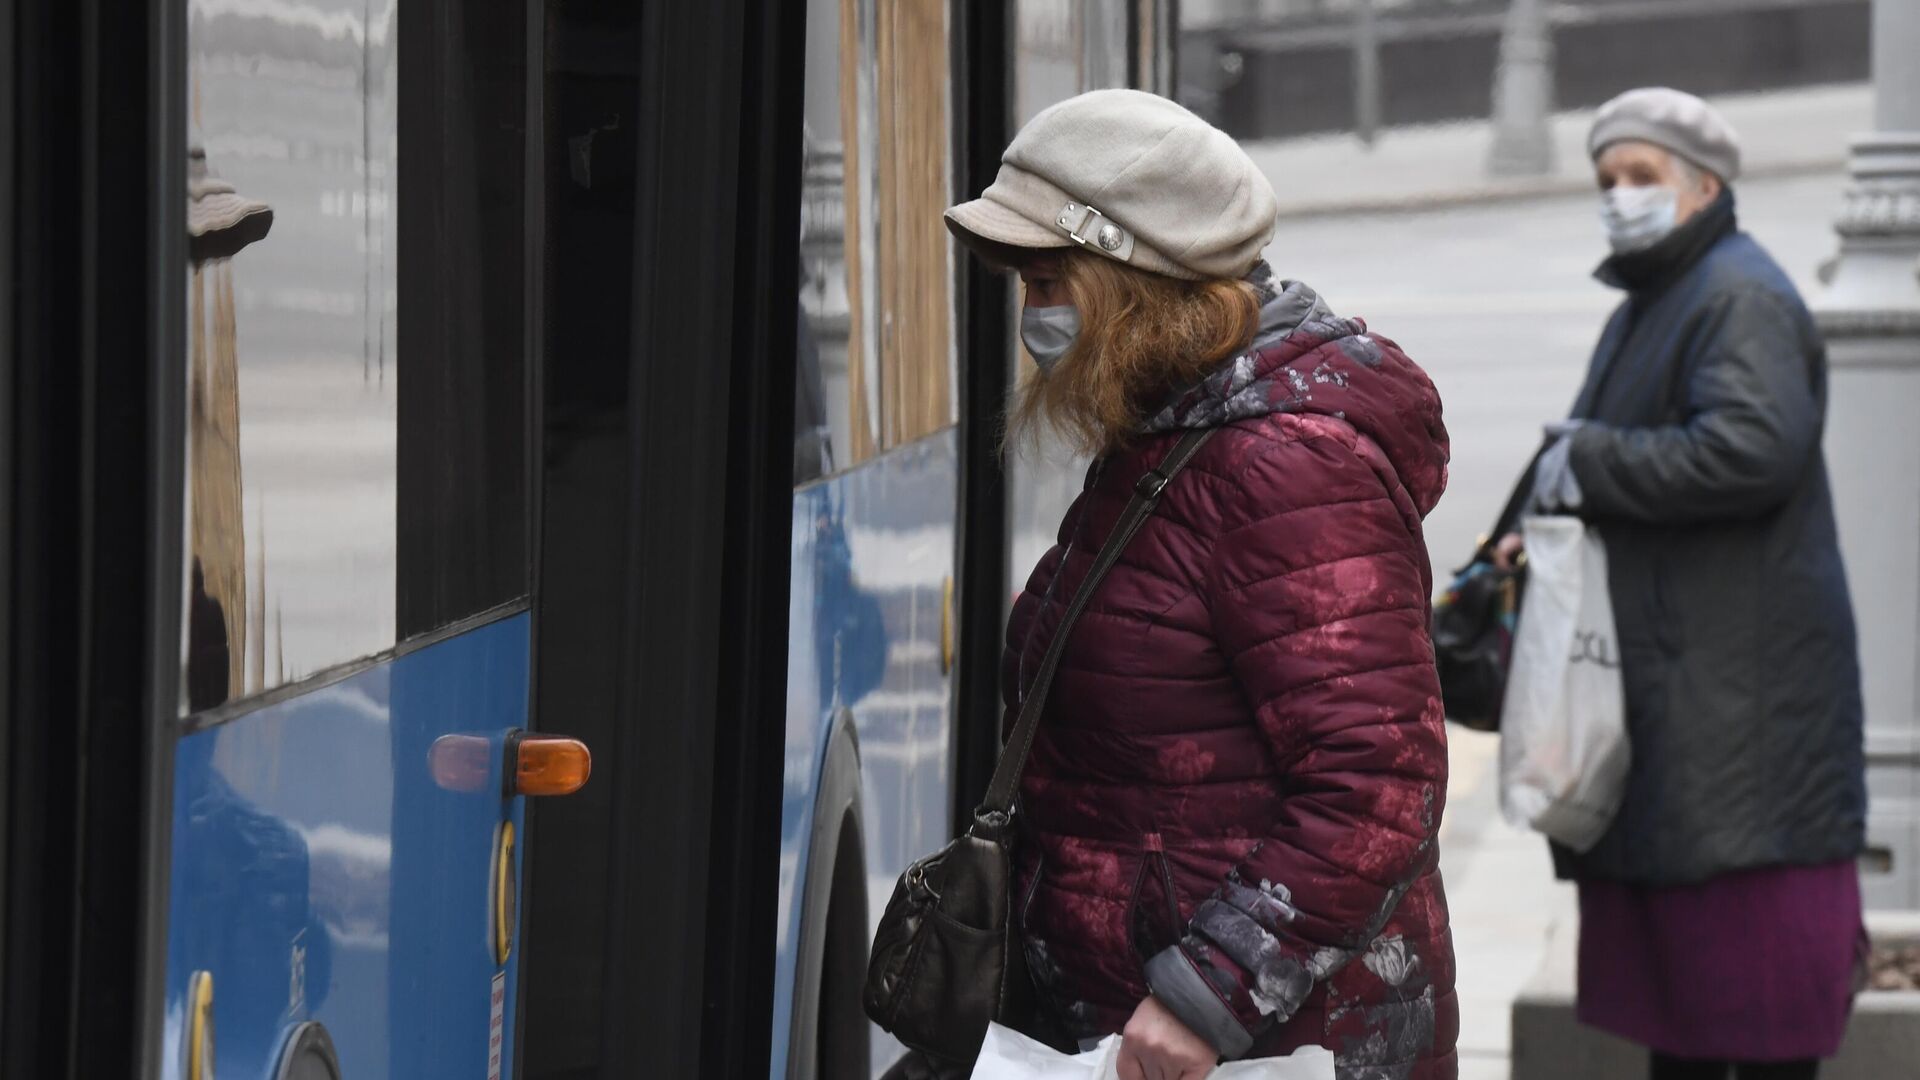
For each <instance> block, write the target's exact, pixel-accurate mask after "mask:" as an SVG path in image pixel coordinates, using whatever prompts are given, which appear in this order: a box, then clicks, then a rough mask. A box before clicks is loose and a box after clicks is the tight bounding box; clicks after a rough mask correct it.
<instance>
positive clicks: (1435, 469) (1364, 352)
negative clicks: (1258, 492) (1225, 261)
mask: <svg viewBox="0 0 1920 1080" xmlns="http://www.w3.org/2000/svg"><path fill="white" fill-rule="evenodd" d="M1247 282H1248V283H1249V284H1251V285H1252V286H1253V287H1254V288H1255V290H1256V291H1258V292H1259V293H1260V296H1261V300H1262V303H1261V308H1260V329H1259V332H1258V333H1257V334H1256V335H1255V337H1254V342H1253V345H1252V347H1251V348H1249V349H1248V350H1247V351H1246V352H1245V353H1242V354H1241V355H1239V356H1236V357H1234V358H1233V359H1232V360H1229V361H1227V362H1226V363H1224V364H1222V365H1221V366H1220V367H1219V368H1217V369H1216V370H1215V371H1214V372H1213V374H1211V375H1208V376H1207V377H1206V378H1205V379H1202V380H1201V381H1200V382H1199V383H1198V384H1197V385H1195V386H1192V387H1190V388H1188V389H1186V390H1184V391H1182V392H1180V393H1179V394H1176V395H1175V396H1174V398H1173V400H1172V401H1170V402H1169V403H1168V404H1167V405H1166V407H1165V408H1163V409H1161V410H1160V411H1159V412H1158V413H1156V414H1154V416H1153V417H1152V419H1150V420H1148V421H1147V424H1146V430H1147V431H1149V432H1154V433H1159V432H1170V431H1188V430H1192V429H1195V428H1209V427H1221V426H1224V425H1226V424H1231V423H1233V422H1235V421H1237V420H1245V419H1249V418H1252V417H1259V416H1267V415H1270V414H1273V413H1299V414H1319V415H1322V416H1331V417H1333V418H1335V419H1338V420H1342V421H1344V422H1346V423H1348V424H1350V425H1352V426H1353V428H1354V429H1355V430H1357V431H1358V432H1360V433H1361V434H1362V435H1365V436H1366V437H1367V438H1368V439H1370V440H1372V441H1373V442H1374V443H1375V444H1376V445H1377V446H1379V447H1380V449H1381V451H1382V452H1384V453H1385V454H1386V456H1387V460H1388V461H1389V462H1391V463H1392V465H1393V468H1394V471H1395V472H1397V473H1398V474H1399V477H1400V483H1401V484H1402V485H1403V486H1404V487H1405V488H1406V489H1407V493H1408V494H1409V495H1410V496H1412V498H1413V501H1414V505H1415V506H1417V507H1418V508H1419V511H1420V513H1421V515H1422V516H1425V515H1426V513H1427V512H1428V511H1430V510H1432V509H1433V507H1434V504H1435V503H1437V502H1439V501H1440V494H1441V492H1442V491H1444V490H1445V489H1446V485H1447V456H1448V442H1447V429H1446V425H1445V424H1444V423H1443V422H1442V420H1441V415H1440V393H1439V391H1437V390H1435V389H1434V386H1433V380H1432V379H1430V378H1428V377H1427V373H1426V372H1425V371H1423V370H1421V369H1420V366H1419V365H1418V364H1415V363H1414V362H1413V361H1412V360H1411V359H1410V358H1408V356H1407V354H1406V353H1404V352H1402V351H1400V347H1399V346H1398V345H1395V344H1394V343H1393V342H1391V341H1389V340H1387V339H1385V338H1382V337H1379V336H1377V335H1374V334H1370V333H1368V332H1367V325H1366V323H1365V322H1363V321H1361V320H1359V319H1347V318H1342V317H1340V316H1338V315H1335V314H1334V313H1333V310H1332V309H1331V308H1329V307H1328V306H1327V303H1326V301H1325V300H1322V299H1321V298H1320V295H1319V294H1318V293H1316V292H1314V291H1313V289H1312V288H1310V287H1308V286H1307V285H1306V284H1305V283H1304V282H1299V281H1277V280H1275V279H1274V277H1273V271H1272V270H1271V269H1270V268H1269V267H1268V266H1267V264H1266V263H1264V262H1262V263H1260V264H1259V265H1258V266H1256V267H1254V269H1253V272H1252V273H1251V274H1249V275H1247Z"/></svg>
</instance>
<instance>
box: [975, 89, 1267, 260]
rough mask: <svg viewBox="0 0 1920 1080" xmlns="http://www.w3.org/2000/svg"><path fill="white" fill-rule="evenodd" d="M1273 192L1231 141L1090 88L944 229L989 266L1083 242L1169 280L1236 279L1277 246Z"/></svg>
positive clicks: (1143, 100)
mask: <svg viewBox="0 0 1920 1080" xmlns="http://www.w3.org/2000/svg"><path fill="white" fill-rule="evenodd" d="M1278 209H1279V200H1278V199H1276V198H1275V196H1274V193H1273V185H1272V184H1270V183H1268V182H1267V178H1266V176H1265V175H1264V174H1262V173H1261V171H1260V169H1259V167H1258V166H1256V165H1254V163H1253V159H1252V158H1249V157H1248V156H1247V153H1246V151H1244V150H1242V149H1240V145H1239V144H1238V143H1236V142H1234V141H1233V139H1232V137H1230V136H1229V135H1227V133H1226V132H1224V131H1221V130H1220V129H1219V128H1216V127H1214V126H1213V125H1212V124H1209V123H1207V122H1206V121H1205V120H1202V119H1200V118H1199V117H1197V116H1195V115H1193V114H1192V113H1190V112H1188V111H1187V110H1186V109H1184V108H1181V107H1180V106H1179V105H1177V104H1175V103H1173V102H1171V101H1168V100H1167V99H1166V98H1163V97H1160V96H1158V95H1155V94H1148V93H1144V92H1142V91H1139V90H1095V91H1093V92H1091V93H1087V94H1081V95H1080V96H1078V97H1073V98H1068V99H1067V100H1065V101H1062V102H1060V103H1059V104H1057V105H1053V106H1050V107H1049V108H1047V109H1045V110H1043V111H1042V112H1041V113H1040V115H1038V116H1036V117H1034V118H1033V119H1032V120H1030V121H1028V122H1027V125H1026V126H1025V127H1023V128H1021V129H1020V132H1019V134H1017V135H1015V136H1014V137H1013V143H1012V144H1011V145H1009V146H1008V147H1007V151H1006V153H1004V154H1002V155H1001V156H1000V174H999V175H998V176H996V177H995V178H994V181H993V183H992V184H991V185H989V186H988V188H987V190H985V191H983V192H981V193H980V197H979V198H977V199H974V200H973V201H971V202H964V203H961V204H960V205H959V206H956V207H954V208H953V209H951V210H948V211H947V214H946V220H947V228H949V229H951V230H953V234H954V235H955V236H957V237H959V238H960V240H962V241H963V242H965V243H966V244H967V246H969V247H971V248H972V249H973V250H974V252H975V253H976V254H978V255H979V256H980V257H981V258H983V259H985V260H987V261H988V262H990V263H994V264H996V265H1003V266H1004V265H1006V264H1007V263H1008V262H1010V261H1012V258H1013V257H1014V253H1012V252H1008V251H1006V250H1005V249H1006V248H1009V247H1011V248H1029V249H1032V248H1064V247H1074V246H1080V247H1084V248H1086V249H1088V250H1090V251H1097V252H1099V253H1100V254H1102V255H1105V256H1107V257H1108V258H1111V259H1117V260H1118V261H1120V262H1123V263H1126V264H1128V265H1130V266H1136V267H1139V268H1140V269H1142V270H1151V271H1153V272H1154V273H1157V274H1166V275H1168V276H1171V277H1177V278H1187V279H1190V280H1198V279H1201V278H1237V277H1240V276H1242V275H1244V274H1245V273H1246V272H1247V271H1249V270H1251V269H1252V268H1253V264H1254V263H1255V262H1258V261H1259V259H1260V252H1261V251H1262V249H1264V248H1265V247H1266V246H1267V244H1268V242H1269V241H1271V240H1272V239H1273V228H1274V215H1275V213H1276V211H1277V210H1278Z"/></svg>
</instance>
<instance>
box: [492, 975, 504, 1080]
mask: <svg viewBox="0 0 1920 1080" xmlns="http://www.w3.org/2000/svg"><path fill="white" fill-rule="evenodd" d="M492 1010H493V1011H492V1013H491V1014H490V1015H489V1017H488V1020H487V1080H500V1051H501V1049H502V1048H503V1047H505V1046H506V1042H507V973H506V972H504V971H502V972H500V973H499V974H498V975H495V976H494V977H493V1005H492Z"/></svg>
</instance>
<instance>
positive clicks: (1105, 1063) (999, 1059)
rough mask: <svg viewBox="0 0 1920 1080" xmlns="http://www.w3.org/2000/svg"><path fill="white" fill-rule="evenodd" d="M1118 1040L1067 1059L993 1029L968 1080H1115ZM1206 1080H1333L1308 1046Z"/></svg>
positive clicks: (1327, 1053)
mask: <svg viewBox="0 0 1920 1080" xmlns="http://www.w3.org/2000/svg"><path fill="white" fill-rule="evenodd" d="M1119 1056H1120V1036H1118V1035H1109V1036H1107V1037H1106V1038H1105V1039H1102V1040H1101V1041H1100V1045H1099V1046H1096V1047H1094V1048H1093V1049H1091V1050H1088V1051H1087V1052H1085V1053H1083V1054H1074V1055H1072V1056H1068V1055H1066V1054H1063V1053H1061V1052H1060V1051H1058V1050H1055V1049H1053V1048H1052V1047H1050V1046H1047V1045H1044V1044H1042V1043H1038V1042H1035V1041H1034V1040H1032V1039H1029V1038H1027V1037H1026V1036H1025V1035H1022V1034H1020V1033H1019V1032H1017V1031H1014V1030H1012V1029H1011V1028H1004V1027H1001V1026H1000V1025H999V1024H993V1025H990V1026H989V1027H988V1028H987V1041H986V1042H985V1043H983V1044H982V1045H981V1047H980V1057H979V1059H978V1060H977V1061H975V1063H974V1066H973V1080H1119V1075H1120V1074H1119V1073H1118V1072H1116V1071H1115V1061H1116V1060H1117V1059H1118V1058H1119ZM1208 1075H1209V1080H1333V1051H1331V1050H1327V1049H1324V1048H1322V1047H1318V1046H1309V1047H1305V1048H1303V1049H1300V1050H1296V1051H1294V1052H1293V1053H1292V1054H1291V1055H1289V1056H1287V1057H1283V1058H1256V1059H1254V1060H1252V1061H1230V1062H1228V1063H1227V1064H1225V1065H1221V1066H1219V1067H1217V1068H1215V1069H1214V1070H1213V1072H1212V1073H1210V1074H1208Z"/></svg>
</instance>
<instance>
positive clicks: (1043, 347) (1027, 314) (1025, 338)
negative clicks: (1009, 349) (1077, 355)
mask: <svg viewBox="0 0 1920 1080" xmlns="http://www.w3.org/2000/svg"><path fill="white" fill-rule="evenodd" d="M1079 336H1080V309H1079V308H1076V307H1074V306H1073V305H1072V304H1056V305H1054V306H1053V307H1025V308H1021V309H1020V341H1021V343H1022V344H1024V345H1026V347H1027V352H1029V353H1031V354H1032V355H1033V362H1034V364H1035V365H1037V366H1038V367H1039V368H1040V374H1042V375H1045V374H1046V373H1047V372H1049V371H1052V370H1053V365H1055V364H1057V363H1059V362H1060V358H1061V357H1063V356H1065V355H1067V350H1068V349H1071V348H1073V340H1074V339H1075V338H1077V337H1079Z"/></svg>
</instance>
